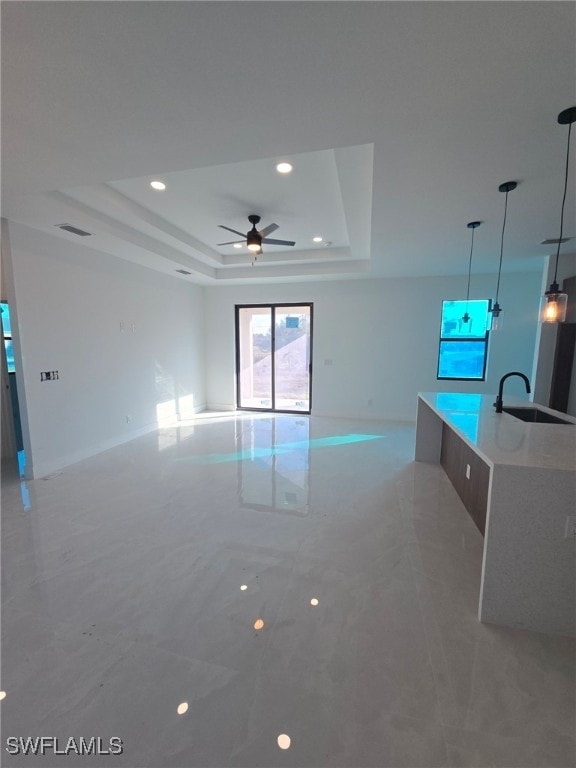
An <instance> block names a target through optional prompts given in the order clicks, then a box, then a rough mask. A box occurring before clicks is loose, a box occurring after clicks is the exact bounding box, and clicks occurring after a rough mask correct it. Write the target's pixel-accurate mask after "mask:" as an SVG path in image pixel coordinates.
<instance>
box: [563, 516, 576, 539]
mask: <svg viewBox="0 0 576 768" xmlns="http://www.w3.org/2000/svg"><path fill="white" fill-rule="evenodd" d="M575 537H576V516H574V515H568V517H567V518H566V526H565V528H564V538H565V539H573V538H575Z"/></svg>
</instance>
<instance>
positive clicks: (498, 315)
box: [490, 301, 504, 331]
mask: <svg viewBox="0 0 576 768" xmlns="http://www.w3.org/2000/svg"><path fill="white" fill-rule="evenodd" d="M491 312H492V322H491V324H490V330H491V331H501V330H502V327H503V325H504V311H503V310H502V309H501V307H500V304H498V302H497V301H496V302H494V305H493V307H492V310H491Z"/></svg>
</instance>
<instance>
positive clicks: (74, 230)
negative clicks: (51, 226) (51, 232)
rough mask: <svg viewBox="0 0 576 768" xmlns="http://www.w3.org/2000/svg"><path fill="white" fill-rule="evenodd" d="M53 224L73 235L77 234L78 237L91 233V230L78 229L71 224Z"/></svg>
mask: <svg viewBox="0 0 576 768" xmlns="http://www.w3.org/2000/svg"><path fill="white" fill-rule="evenodd" d="M55 226H57V227H58V229H63V230H64V231H66V232H71V233H72V234H73V235H78V236H79V237H89V236H91V235H92V232H86V231H84V230H83V229H78V227H73V226H72V224H56V225H55Z"/></svg>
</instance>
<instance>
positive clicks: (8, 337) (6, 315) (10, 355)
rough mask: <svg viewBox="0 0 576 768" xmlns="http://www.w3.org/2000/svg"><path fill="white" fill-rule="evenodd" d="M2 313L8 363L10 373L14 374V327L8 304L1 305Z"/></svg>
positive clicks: (2, 303)
mask: <svg viewBox="0 0 576 768" xmlns="http://www.w3.org/2000/svg"><path fill="white" fill-rule="evenodd" d="M0 310H1V311H2V330H3V332H4V348H5V349H6V362H7V363H8V373H14V371H15V370H16V369H15V368H14V349H13V347H12V327H11V325H10V310H9V308H8V304H5V303H4V302H1V303H0Z"/></svg>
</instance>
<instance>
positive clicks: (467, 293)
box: [466, 227, 475, 311]
mask: <svg viewBox="0 0 576 768" xmlns="http://www.w3.org/2000/svg"><path fill="white" fill-rule="evenodd" d="M471 229H472V242H471V243H470V260H469V261H468V285H467V287H466V311H468V299H469V297H470V272H471V271H472V251H473V250H474V229H475V227H471Z"/></svg>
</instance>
